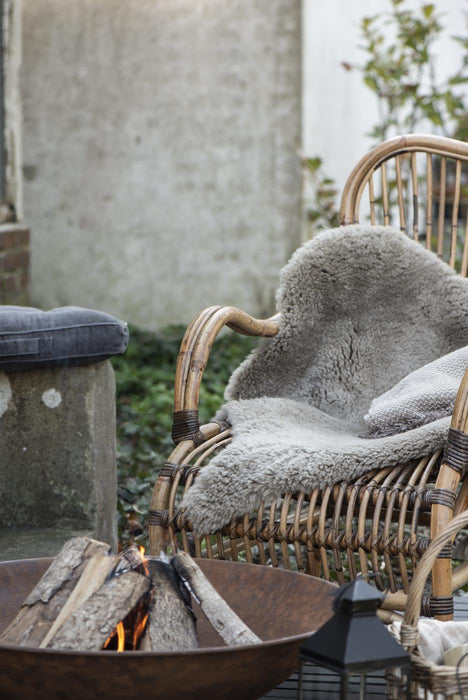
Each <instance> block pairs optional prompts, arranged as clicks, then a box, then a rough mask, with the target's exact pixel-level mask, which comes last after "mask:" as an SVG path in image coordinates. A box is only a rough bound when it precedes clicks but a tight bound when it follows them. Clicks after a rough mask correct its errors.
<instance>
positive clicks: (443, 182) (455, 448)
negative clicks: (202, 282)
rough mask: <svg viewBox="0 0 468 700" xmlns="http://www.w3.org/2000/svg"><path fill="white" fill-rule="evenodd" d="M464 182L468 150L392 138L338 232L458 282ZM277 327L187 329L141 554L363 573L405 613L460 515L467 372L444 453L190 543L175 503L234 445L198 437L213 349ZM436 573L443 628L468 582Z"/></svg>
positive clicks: (457, 573)
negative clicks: (390, 246)
mask: <svg viewBox="0 0 468 700" xmlns="http://www.w3.org/2000/svg"><path fill="white" fill-rule="evenodd" d="M466 182H468V144H466V143H462V142H460V141H455V140H454V139H447V138H443V137H437V136H422V135H414V134H413V135H408V136H400V137H396V138H394V139H391V140H390V141H387V142H385V143H383V144H381V145H379V146H377V147H376V148H374V149H373V150H372V151H371V152H370V153H368V154H367V155H366V156H364V158H362V160H361V161H360V162H359V163H358V164H357V165H356V167H355V168H354V170H353V171H352V173H351V175H350V176H349V178H348V180H347V183H346V185H345V189H344V192H343V196H342V200H341V211H340V221H341V223H342V224H351V223H359V221H366V220H368V217H369V218H370V221H371V223H375V224H380V223H382V224H392V225H394V226H395V225H396V226H399V227H400V228H401V229H402V230H403V231H406V233H407V234H408V235H410V236H412V237H413V238H414V239H416V240H418V241H419V242H420V243H421V244H422V245H424V246H425V247H426V248H427V249H428V250H432V251H434V252H436V253H437V254H438V255H439V256H440V257H442V258H443V259H444V260H446V262H447V263H448V264H449V265H450V266H451V267H452V268H454V269H456V271H457V272H459V273H460V274H461V275H462V276H465V277H466V275H467V270H468V225H467V216H466V211H467V196H466V186H465V183H466ZM462 185H463V187H462ZM366 192H367V195H368V196H367V197H366V196H364V195H365V194H366ZM366 200H367V205H366ZM366 206H367V211H366V209H365V207H366ZM280 321H281V319H280V316H279V314H277V315H276V316H273V317H271V318H269V319H267V320H258V319H255V318H252V317H251V316H249V315H248V314H246V313H245V312H243V311H241V310H239V309H236V308H234V307H221V306H212V307H209V308H207V309H205V310H204V311H202V312H201V313H200V314H199V315H198V316H197V317H196V318H195V319H194V320H193V321H192V323H191V324H190V326H189V327H188V329H187V331H186V334H185V336H184V339H183V341H182V346H181V349H180V354H179V358H178V361H177V368H176V376H175V391H174V417H175V424H174V439H175V442H176V447H175V449H174V450H173V452H172V454H171V455H170V456H169V457H168V461H167V462H166V464H165V465H164V468H163V469H162V471H161V473H160V476H159V478H158V480H157V482H156V484H155V488H154V491H153V496H152V501H151V518H150V520H149V523H148V526H149V535H150V551H151V553H153V554H158V553H159V552H160V551H161V549H166V548H167V547H183V548H184V549H185V550H187V551H190V552H194V553H195V554H196V555H197V556H198V557H209V558H222V559H233V560H238V559H239V558H241V559H242V560H245V561H247V562H255V563H259V564H264V565H265V564H268V565H273V566H278V565H280V566H283V567H285V568H294V569H296V568H297V569H298V570H299V571H302V572H305V573H308V574H312V575H315V576H319V577H322V578H325V579H328V580H336V581H337V582H338V583H343V582H344V581H345V580H346V579H347V578H348V577H351V578H353V577H355V576H356V575H357V574H358V573H359V572H361V571H362V572H363V573H364V574H365V573H368V572H369V573H373V574H374V578H373V581H374V582H375V584H376V585H377V586H378V587H379V588H381V589H383V590H386V591H389V595H388V606H389V608H390V609H402V610H403V609H404V608H405V605H406V599H407V594H408V590H409V586H410V582H411V576H412V571H413V569H414V568H415V566H416V564H417V563H418V561H419V559H420V558H421V556H422V555H423V554H424V552H425V550H426V549H427V547H428V544H429V542H430V540H431V539H433V538H434V537H435V536H436V535H437V534H438V533H439V532H441V531H442V530H443V529H444V528H445V527H446V526H447V525H448V523H449V522H450V520H451V519H452V517H453V515H454V514H456V513H458V512H461V511H463V510H465V509H466V508H468V480H465V481H463V478H464V474H465V471H466V467H467V464H468V373H467V374H466V375H465V378H464V380H463V382H462V385H461V387H460V390H459V393H458V398H457V403H456V408H455V411H454V414H453V419H452V424H451V431H450V436H449V440H448V444H447V446H446V448H445V451H444V450H441V451H440V452H436V453H435V454H432V455H428V456H426V457H424V458H422V459H421V460H419V461H418V462H416V463H415V462H413V463H409V464H401V465H399V466H396V467H388V468H385V469H378V470H373V471H371V472H369V473H367V474H364V475H363V476H361V477H359V478H357V479H355V480H354V481H350V482H343V483H339V484H335V485H333V486H330V487H328V488H325V489H323V490H321V489H314V490H313V491H311V492H310V493H305V492H298V493H285V494H283V497H282V499H281V501H280V502H277V503H275V504H273V505H272V506H269V505H268V506H267V505H266V504H262V505H261V506H260V507H259V509H258V510H257V512H255V513H246V514H244V516H242V517H239V518H235V519H233V520H232V521H231V522H228V523H226V524H225V525H224V527H222V528H221V529H220V530H219V531H217V532H216V533H215V534H214V535H212V536H209V537H202V536H199V535H198V534H197V533H196V532H193V528H192V526H191V524H190V522H188V521H187V519H186V518H185V516H184V513H183V512H182V511H181V510H180V507H179V504H180V501H181V499H182V496H183V493H185V492H186V491H187V489H190V487H191V485H192V484H193V481H194V479H196V477H197V474H198V473H199V471H200V469H203V467H204V465H205V464H206V463H207V462H208V461H209V459H210V458H211V457H212V456H213V455H214V454H215V453H216V452H218V451H219V450H222V449H223V447H224V446H225V445H227V444H228V443H229V442H230V440H231V432H230V427H229V426H228V425H220V424H218V423H209V424H206V425H201V426H198V421H197V418H196V417H197V410H198V401H199V391H200V385H201V381H202V377H203V372H204V369H205V367H206V364H207V362H208V359H209V355H210V350H211V347H212V344H213V342H214V340H215V339H216V337H217V335H218V333H219V332H220V331H221V329H222V328H223V327H225V326H228V327H229V328H231V329H232V330H234V331H235V332H237V333H241V334H244V335H251V336H274V335H275V334H276V333H277V332H278V328H279V324H280ZM415 332H418V331H417V329H415ZM395 342H398V338H396V339H395ZM184 431H185V432H184ZM433 569H434V570H433V581H434V585H433V591H432V596H433V600H432V602H430V601H429V608H430V610H432V611H433V612H432V614H436V615H437V617H439V618H440V619H449V618H450V616H451V612H450V610H451V605H450V603H449V598H450V596H451V595H452V591H453V590H454V589H456V588H459V587H460V586H462V585H463V584H464V583H466V582H467V581H468V567H467V566H464V565H461V566H460V567H458V568H457V569H455V570H454V571H453V572H452V565H451V560H450V554H449V551H448V550H447V549H446V550H445V551H444V552H442V553H441V555H440V556H439V557H438V558H437V559H436V561H435V563H434V567H433ZM426 603H427V601H426Z"/></svg>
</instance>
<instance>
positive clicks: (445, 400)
mask: <svg viewBox="0 0 468 700" xmlns="http://www.w3.org/2000/svg"><path fill="white" fill-rule="evenodd" d="M467 367H468V345H466V346H465V347H463V348H460V349H459V350H455V351H454V352H451V353H449V354H448V355H443V357H441V358H439V359H438V360H434V362H430V363H428V364H427V365H423V366H422V367H419V369H416V370H415V371H414V372H411V373H410V374H407V375H406V377H404V379H402V380H401V381H400V382H398V384H396V385H395V386H393V387H392V388H391V389H389V391H386V392H385V393H384V394H381V395H380V396H378V397H377V398H376V399H374V400H373V401H372V404H371V406H370V409H369V412H368V413H367V415H365V416H364V420H365V422H366V424H367V428H368V430H369V435H370V436H371V437H383V436H384V435H395V434H396V433H403V432H404V431H406V430H412V429H413V428H417V427H418V426H419V425H425V424H426V423H431V422H432V421H434V420H438V419H439V418H443V417H444V416H449V415H451V413H452V411H453V405H454V403H455V398H456V395H457V391H458V389H459V386H460V382H461V380H462V379H463V375H464V373H465V370H466V368H467Z"/></svg>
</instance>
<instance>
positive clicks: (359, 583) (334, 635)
mask: <svg viewBox="0 0 468 700" xmlns="http://www.w3.org/2000/svg"><path fill="white" fill-rule="evenodd" d="M334 595H335V600H334V601H333V610H334V611H335V614H334V616H333V617H332V618H331V619H330V620H328V622H326V623H325V624H324V625H323V626H322V627H320V629H318V630H317V632H315V634H313V635H312V636H311V637H309V639H307V640H306V641H305V642H304V644H303V645H302V646H301V649H300V660H301V670H300V675H299V690H298V698H299V700H302V666H303V662H304V661H311V662H312V663H314V664H317V665H318V666H325V667H326V668H329V669H331V670H332V671H335V672H336V673H339V674H340V675H341V696H340V697H341V698H346V697H347V695H348V682H349V676H350V675H351V674H360V675H361V686H360V697H361V698H364V697H365V683H366V674H367V673H368V672H369V671H376V670H383V669H386V668H392V667H408V666H409V664H410V657H409V654H408V653H407V652H406V651H405V650H404V649H403V647H402V646H401V644H399V643H398V642H397V641H396V639H394V638H393V637H392V635H391V634H390V632H389V631H388V630H387V629H386V628H385V625H384V624H383V623H382V622H381V621H380V620H379V618H378V617H377V608H378V606H379V603H380V601H381V600H382V599H383V598H384V597H385V596H384V594H383V593H381V592H380V591H378V590H377V589H376V588H374V587H373V586H370V585H369V584H368V583H366V582H365V581H364V580H363V579H362V578H357V579H355V580H354V581H351V583H347V584H345V585H344V586H341V587H340V588H339V589H338V590H337V591H336V593H335V594H334ZM407 688H408V690H407V692H408V693H409V682H408V684H407ZM408 697H409V695H408Z"/></svg>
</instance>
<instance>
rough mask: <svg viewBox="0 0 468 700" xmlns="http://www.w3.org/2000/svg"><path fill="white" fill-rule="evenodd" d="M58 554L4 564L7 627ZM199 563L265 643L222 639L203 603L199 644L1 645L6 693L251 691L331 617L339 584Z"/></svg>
mask: <svg viewBox="0 0 468 700" xmlns="http://www.w3.org/2000/svg"><path fill="white" fill-rule="evenodd" d="M51 561H52V560H51V559H26V560H20V561H12V562H3V563H0V633H1V632H2V631H3V629H5V628H6V626H7V625H8V624H9V623H10V622H11V620H12V619H13V618H14V617H15V615H16V613H17V612H18V609H19V607H20V605H21V603H22V602H23V600H24V598H25V597H26V596H27V595H28V593H29V591H30V590H31V589H32V588H33V587H34V585H35V584H36V583H37V581H38V580H39V578H40V577H41V576H42V574H43V573H44V572H45V570H46V569H47V567H48V566H49V565H50V563H51ZM197 562H198V564H199V566H200V567H201V568H202V570H203V572H204V573H205V574H206V576H207V577H208V578H209V580H210V581H211V583H212V584H213V585H214V586H215V587H216V588H217V590H218V591H219V592H220V593H221V595H222V596H223V597H224V598H225V599H226V601H227V602H228V603H229V604H230V605H231V606H232V608H233V609H234V610H235V611H236V612H237V614H238V615H239V616H240V617H241V618H242V619H243V620H244V621H245V622H246V623H247V624H248V625H249V627H251V629H252V630H253V631H254V632H255V633H256V634H257V635H258V636H259V637H261V639H262V640H264V641H263V643H261V644H252V645H248V646H238V647H232V646H230V647H228V646H222V642H221V641H220V638H219V637H218V636H217V634H216V632H215V631H214V630H213V628H212V627H211V625H209V623H208V622H207V620H206V619H204V616H203V613H201V611H200V610H199V609H198V610H195V612H196V615H197V618H198V625H197V626H198V632H199V638H200V649H196V650H193V651H190V652H172V653H157V652H143V651H131V652H123V653H117V652H113V651H100V652H70V651H56V650H49V649H28V648H19V647H6V646H2V647H0V697H4V698H8V699H9V700H15V699H16V698H18V699H19V698H21V700H24V698H28V700H43V698H44V697H47V698H48V700H63V699H65V698H66V699H67V700H74V699H75V698H76V700H83V698H86V699H87V700H94V699H95V698H96V699H98V698H112V700H119V699H120V698H122V700H123V699H125V700H131V698H139V697H147V698H151V699H152V700H153V699H154V700H156V699H161V700H163V699H164V700H182V699H183V700H192V699H193V700H195V699H197V700H207V699H210V698H213V700H216V699H217V698H223V700H236V699H238V698H240V697H241V698H243V700H248V699H249V698H251V699H252V700H254V698H258V697H260V696H261V695H263V694H265V693H266V692H268V691H269V690H270V689H272V688H274V687H275V686H276V685H278V684H279V683H280V682H281V681H283V680H284V679H285V678H287V677H288V676H289V675H290V674H291V673H293V672H294V670H295V669H296V668H297V665H298V651H299V647H300V645H301V642H302V641H303V640H304V639H305V638H306V637H307V636H309V635H310V634H311V632H312V631H313V630H314V629H317V628H318V627H320V626H321V625H322V624H323V623H324V622H325V621H326V620H327V619H328V618H329V617H330V616H331V603H332V598H331V596H330V595H329V592H330V591H331V590H332V589H333V584H330V583H327V582H326V581H322V580H320V579H316V578H314V577H311V576H305V575H303V574H298V573H295V572H291V571H285V570H282V569H273V568H268V567H265V566H256V565H253V564H243V563H242V564H241V563H235V562H227V561H217V560H208V559H207V560H204V559H198V560H197ZM195 608H196V606H195Z"/></svg>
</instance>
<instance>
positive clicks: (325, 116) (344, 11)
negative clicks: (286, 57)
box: [302, 0, 468, 192]
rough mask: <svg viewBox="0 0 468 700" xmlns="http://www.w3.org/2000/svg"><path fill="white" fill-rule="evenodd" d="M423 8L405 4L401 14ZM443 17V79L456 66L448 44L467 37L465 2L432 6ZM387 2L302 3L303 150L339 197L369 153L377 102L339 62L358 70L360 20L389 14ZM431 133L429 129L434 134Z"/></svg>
mask: <svg viewBox="0 0 468 700" xmlns="http://www.w3.org/2000/svg"><path fill="white" fill-rule="evenodd" d="M424 4H427V3H426V2H421V1H420V0H405V3H404V5H403V7H404V8H418V7H421V6H422V5H424ZM433 4H434V5H435V6H436V10H437V12H441V13H443V19H442V22H443V24H444V26H446V27H447V31H446V32H444V38H443V39H442V40H441V41H439V42H438V43H437V44H436V45H435V46H434V51H435V55H436V56H437V66H436V68H437V73H438V75H439V76H441V77H443V76H447V75H449V74H451V73H453V72H454V70H455V68H458V67H459V66H460V55H461V49H460V48H459V47H458V46H457V44H456V43H455V42H453V41H451V40H450V39H449V37H450V35H452V34H465V36H466V31H467V29H466V23H465V14H464V13H465V12H466V11H467V10H468V3H467V2H466V0H433ZM389 6H390V3H389V2H387V1H386V0H352V2H350V0H327V1H326V2H323V0H303V19H302V32H303V58H302V60H303V108H302V112H303V122H302V148H303V153H304V155H306V156H309V157H310V156H316V155H318V156H320V157H321V158H322V159H323V167H324V170H326V171H327V173H328V174H329V175H330V176H331V177H333V178H334V179H335V180H336V182H337V184H338V190H339V192H341V190H342V187H343V185H344V182H345V180H346V177H347V175H349V173H350V172H351V170H352V168H353V167H354V165H355V164H356V163H357V161H358V160H359V159H360V158H361V156H363V155H364V154H365V153H367V151H368V150H369V149H370V148H371V147H372V145H373V141H372V140H371V139H370V138H369V137H366V135H365V134H366V132H369V131H370V129H371V127H372V126H373V125H374V124H375V123H376V121H377V117H378V115H377V102H376V98H375V96H374V93H372V92H371V91H370V90H369V88H367V87H366V86H365V85H364V83H363V81H362V77H361V75H360V73H359V72H358V71H357V70H353V71H346V70H344V69H343V67H342V65H341V64H342V62H347V63H350V64H362V63H363V62H364V59H365V56H366V54H365V52H363V51H361V50H360V49H359V45H360V43H362V42H361V41H360V35H359V24H360V21H361V19H362V18H363V17H366V16H371V15H376V14H379V11H380V12H383V11H385V10H387V11H388V9H389ZM433 128H434V127H432V129H433Z"/></svg>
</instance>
